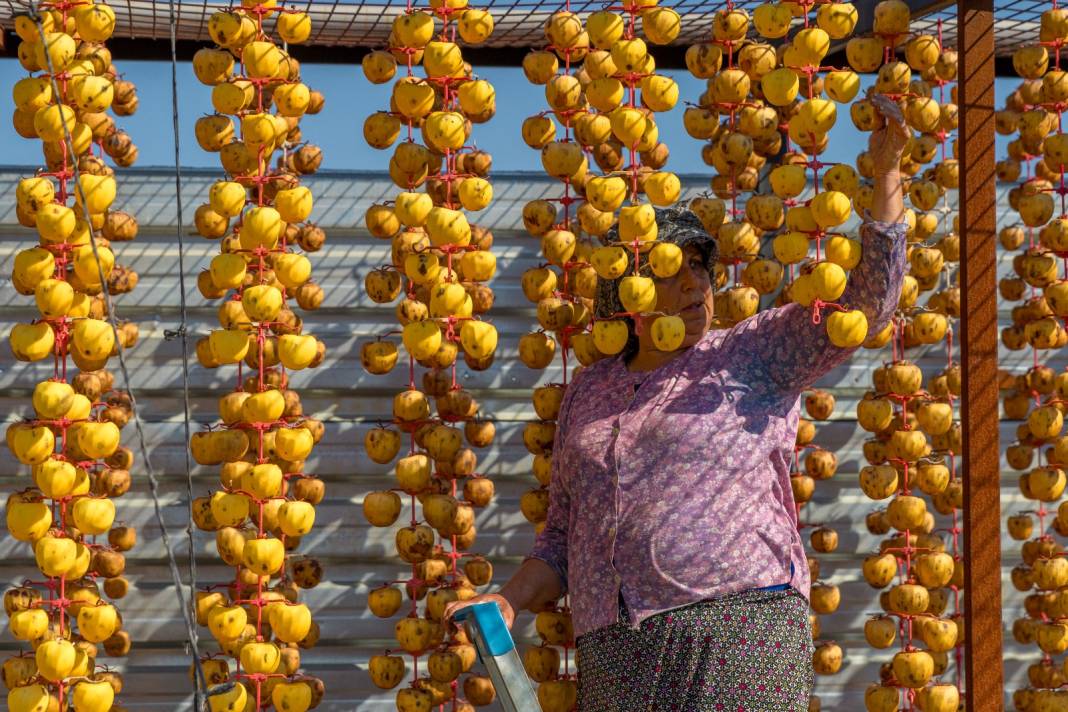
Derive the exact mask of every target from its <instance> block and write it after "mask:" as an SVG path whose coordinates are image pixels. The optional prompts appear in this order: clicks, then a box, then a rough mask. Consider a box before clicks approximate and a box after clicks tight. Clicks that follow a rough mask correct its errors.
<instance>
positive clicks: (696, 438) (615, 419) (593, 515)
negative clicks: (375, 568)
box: [530, 222, 905, 635]
mask: <svg viewBox="0 0 1068 712" xmlns="http://www.w3.org/2000/svg"><path fill="white" fill-rule="evenodd" d="M860 232H861V240H862V244H863V248H864V249H863V256H862V258H861V262H860V264H859V265H857V267H856V269H854V270H853V271H852V274H851V275H850V278H849V285H848V287H847V288H846V292H845V294H843V295H842V298H841V299H840V300H839V302H840V303H841V304H843V305H845V306H848V307H851V308H856V309H861V310H862V311H863V312H864V313H865V315H866V316H867V318H868V323H869V327H870V331H871V332H872V333H874V332H876V331H879V330H881V329H882V328H883V327H884V326H885V325H886V324H887V323H888V321H889V320H890V318H891V316H892V315H893V313H894V310H895V308H896V306H897V301H898V298H899V295H900V292H901V283H902V277H903V274H904V270H905V225H903V224H889V223H877V222H868V223H865V224H864V225H863V226H862V227H861V230H860ZM851 353H852V350H851V349H841V348H838V347H836V346H834V345H833V344H831V343H830V341H829V340H828V338H827V334H826V330H825V329H824V327H823V326H822V325H819V326H817V325H814V324H813V323H812V321H811V311H810V310H809V309H806V308H804V307H801V306H800V305H797V304H790V305H787V306H784V307H781V308H776V309H771V310H768V311H764V312H761V313H759V314H757V315H755V316H753V317H751V318H749V319H747V320H745V321H743V322H741V323H739V324H737V325H736V326H734V327H733V328H731V329H724V330H713V331H710V332H709V333H708V334H707V335H706V336H705V337H704V338H703V339H702V340H701V341H700V342H699V343H697V344H696V345H695V346H694V347H693V348H691V349H689V350H688V351H687V352H686V353H684V354H682V355H680V356H679V357H677V358H675V359H673V360H672V361H670V362H668V363H666V364H664V365H663V366H661V367H659V368H657V369H655V370H653V371H646V372H640V373H633V372H630V371H628V370H627V368H626V365H625V364H624V363H623V360H622V358H620V357H616V358H613V359H605V360H602V361H599V362H597V363H595V364H593V365H592V366H590V367H588V368H586V369H585V370H583V371H582V372H581V373H580V374H579V375H578V376H577V377H576V378H575V380H574V382H573V383H572V384H571V386H570V387H569V388H568V390H567V393H566V394H565V396H564V400H563V404H562V406H561V410H560V416H559V420H558V426H557V430H556V441H555V443H554V446H553V461H552V481H551V483H550V485H549V499H550V502H549V513H548V520H547V522H546V525H545V528H544V529H543V530H542V532H541V533H540V534H539V535H538V538H537V540H536V542H535V544H534V549H533V551H532V552H531V554H530V557H531V558H537V559H541V560H543V561H545V562H546V563H548V564H549V566H551V567H552V568H553V570H554V571H555V572H556V573H557V575H558V576H559V577H560V581H561V582H562V584H563V586H564V587H565V589H567V590H568V592H569V593H570V597H571V610H572V616H573V623H574V630H575V634H576V635H581V634H583V633H586V632H589V631H592V630H596V629H597V628H601V627H603V626H606V625H610V624H613V623H615V622H616V621H617V616H618V611H619V608H618V605H617V604H618V600H619V595H620V593H622V595H623V599H624V601H625V602H626V606H627V609H628V611H629V613H630V621H629V623H630V624H631V625H632V626H637V625H638V624H639V623H640V622H641V621H642V620H644V619H645V618H648V617H649V616H651V615H655V614H657V613H661V612H663V611H667V610H670V609H672V608H678V607H680V606H685V605H688V604H691V603H694V602H697V601H700V600H704V599H707V598H713V597H717V596H723V595H725V594H730V593H735V592H739V591H744V590H747V589H752V588H760V587H765V586H774V585H778V584H784V583H787V582H788V583H789V584H790V585H792V586H793V587H794V588H795V589H797V590H798V591H800V592H801V593H803V594H804V595H805V596H806V598H807V597H808V595H809V589H810V585H811V582H810V581H809V571H808V565H807V563H806V560H805V550H804V545H803V544H802V541H801V536H800V534H799V533H798V531H797V515H796V510H795V507H794V499H793V492H792V489H791V487H790V470H791V465H792V462H793V451H794V440H795V438H796V434H797V425H798V419H799V413H800V395H801V393H802V391H804V390H805V389H806V388H808V387H809V386H811V385H812V384H813V383H814V382H815V381H816V380H817V379H819V378H820V377H821V376H822V375H823V374H825V373H827V372H828V371H830V370H831V369H832V368H833V367H834V366H836V365H837V364H840V363H842V362H843V361H845V360H846V359H847V358H849V356H850V354H851ZM791 565H792V566H791ZM791 568H792V572H793V573H792V575H791Z"/></svg>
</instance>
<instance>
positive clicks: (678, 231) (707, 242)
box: [593, 205, 719, 353]
mask: <svg viewBox="0 0 1068 712" xmlns="http://www.w3.org/2000/svg"><path fill="white" fill-rule="evenodd" d="M655 211H656V239H657V240H658V241H659V242H670V243H672V244H674V245H678V246H679V247H680V248H684V247H687V246H689V245H692V246H694V247H696V248H697V249H698V250H699V251H700V252H701V256H702V257H703V258H704V262H705V269H707V270H708V278H709V280H710V281H711V282H712V284H715V283H716V260H717V259H718V258H719V248H718V246H717V245H716V241H715V239H714V238H713V237H712V236H711V235H709V234H708V231H707V230H705V226H704V224H702V223H701V219H700V218H698V217H697V215H696V214H694V212H693V211H692V210H690V209H689V208H688V207H685V206H681V205H679V206H672V207H670V208H655ZM605 239H606V240H607V241H608V242H609V243H613V242H618V241H619V228H618V226H613V227H612V229H611V230H609V231H608V233H607V234H606V235H605ZM633 273H634V264H633V258H631V264H630V266H629V267H628V268H627V271H626V273H625V274H624V275H623V276H621V277H619V278H617V279H601V278H600V277H598V278H597V298H596V299H595V300H594V305H593V313H594V315H595V317H596V318H598V319H610V318H611V317H612V315H613V314H618V313H620V312H622V311H624V309H623V304H622V303H621V302H620V301H619V283H620V282H621V281H622V280H623V277H626V276H627V275H630V274H633ZM641 274H642V275H643V276H649V275H651V274H652V270H651V269H650V268H649V265H648V263H645V264H643V265H642V268H641ZM631 341H633V342H634V345H635V348H636V346H637V339H636V337H635V336H634V333H633V328H632V330H631ZM630 352H631V344H630V343H628V344H627V347H626V348H625V349H624V353H630Z"/></svg>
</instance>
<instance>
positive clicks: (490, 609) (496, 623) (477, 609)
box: [453, 601, 515, 657]
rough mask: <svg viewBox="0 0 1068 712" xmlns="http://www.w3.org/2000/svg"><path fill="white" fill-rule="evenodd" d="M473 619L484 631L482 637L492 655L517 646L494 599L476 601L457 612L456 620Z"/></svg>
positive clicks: (501, 653) (500, 653)
mask: <svg viewBox="0 0 1068 712" xmlns="http://www.w3.org/2000/svg"><path fill="white" fill-rule="evenodd" d="M468 618H471V619H473V622H474V623H475V625H477V626H478V629H479V631H481V633H482V639H483V640H484V641H485V643H486V652H487V653H489V654H490V655H493V656H495V657H496V656H497V655H504V654H505V653H507V652H508V651H510V650H513V649H514V648H515V641H513V640H512V634H511V633H509V632H508V626H507V625H505V624H504V616H502V615H501V609H500V608H498V607H497V604H496V603H494V602H493V601H486V602H485V603H475V604H473V605H470V606H467V607H465V608H462V609H460V610H459V611H457V612H456V615H454V616H453V619H454V620H457V621H462V620H466V619H468Z"/></svg>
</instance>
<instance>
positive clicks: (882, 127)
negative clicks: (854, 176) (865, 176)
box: [868, 94, 912, 176]
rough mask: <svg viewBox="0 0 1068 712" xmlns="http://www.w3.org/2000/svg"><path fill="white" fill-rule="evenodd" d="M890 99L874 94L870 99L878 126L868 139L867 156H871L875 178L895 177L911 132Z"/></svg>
mask: <svg viewBox="0 0 1068 712" xmlns="http://www.w3.org/2000/svg"><path fill="white" fill-rule="evenodd" d="M887 104H891V101H890V99H888V98H886V97H884V96H882V95H881V94H876V95H875V96H874V97H873V98H872V105H873V106H874V107H875V116H876V121H878V126H877V127H876V129H875V130H874V131H872V132H871V137H870V138H869V139H868V155H869V156H871V159H872V164H873V167H874V169H875V175H876V176H885V175H896V174H897V173H898V171H899V169H900V167H901V156H902V154H903V153H904V151H905V146H906V145H907V144H908V141H909V138H911V135H912V132H911V131H910V130H909V128H908V126H907V125H906V124H905V120H904V118H903V117H902V116H901V111H900V109H898V108H897V106H896V105H892V106H887Z"/></svg>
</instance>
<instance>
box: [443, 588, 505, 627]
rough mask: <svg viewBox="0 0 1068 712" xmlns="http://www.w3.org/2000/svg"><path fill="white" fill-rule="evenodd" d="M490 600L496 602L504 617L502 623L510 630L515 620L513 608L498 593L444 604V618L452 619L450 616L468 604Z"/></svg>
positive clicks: (484, 594)
mask: <svg viewBox="0 0 1068 712" xmlns="http://www.w3.org/2000/svg"><path fill="white" fill-rule="evenodd" d="M491 601H492V602H493V603H496V604H497V608H499V609H500V610H501V617H503V618H504V624H505V625H506V626H508V630H511V629H512V624H513V623H514V622H515V609H514V608H512V604H511V603H510V602H509V601H508V599H507V598H505V597H504V596H502V595H501V594H499V593H483V594H482V595H480V596H475V597H474V598H469V599H467V600H466V601H453V602H452V603H450V604H449V605H447V606H445V614H444V619H445V620H452V617H453V616H454V615H456V612H457V611H462V610H463V609H465V608H467V607H468V606H473V605H474V604H476V603H488V602H491Z"/></svg>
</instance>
